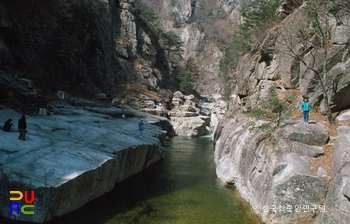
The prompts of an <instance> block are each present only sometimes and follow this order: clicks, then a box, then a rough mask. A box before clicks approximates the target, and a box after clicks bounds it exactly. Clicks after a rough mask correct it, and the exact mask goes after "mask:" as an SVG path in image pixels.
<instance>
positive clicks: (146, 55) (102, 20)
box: [0, 0, 176, 98]
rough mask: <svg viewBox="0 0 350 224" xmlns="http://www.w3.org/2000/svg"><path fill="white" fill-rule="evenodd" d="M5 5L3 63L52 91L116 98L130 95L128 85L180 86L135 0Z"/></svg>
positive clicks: (3, 17) (5, 3)
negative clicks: (59, 90) (83, 92)
mask: <svg viewBox="0 0 350 224" xmlns="http://www.w3.org/2000/svg"><path fill="white" fill-rule="evenodd" d="M1 4H2V5H1V6H0V7H1V10H2V12H4V13H2V18H1V29H2V32H1V38H0V41H1V46H2V49H1V50H2V53H3V54H2V58H1V60H0V61H1V62H0V65H1V69H4V70H6V71H7V72H9V73H18V72H19V73H22V76H24V77H26V78H30V79H33V80H35V81H37V82H42V83H44V84H46V85H47V87H49V88H51V89H52V90H57V89H59V88H64V89H68V88H72V87H73V86H74V89H75V90H84V91H87V92H91V93H93V94H98V93H103V94H106V95H112V96H115V95H121V93H125V92H126V91H125V90H126V89H127V87H128V86H127V84H129V83H132V84H133V87H130V89H132V88H134V89H136V90H140V89H145V90H150V91H155V90H156V89H157V88H164V89H172V88H173V87H174V86H176V85H175V82H174V77H173V76H171V75H170V74H171V71H172V69H171V65H170V63H169V62H168V60H167V58H166V54H165V52H164V50H163V49H162V48H161V47H160V44H159V43H158V38H155V34H154V33H152V32H151V31H150V29H148V27H147V23H142V22H141V21H140V16H139V14H138V13H137V11H136V9H135V8H134V4H135V2H134V1H105V0H103V1H102V0H101V1H89V0H87V1H65V0H60V1H40V0H39V1H30V2H29V1H19V2H16V3H14V2H13V1H2V3H1ZM116 89H117V90H119V92H118V91H117V90H116ZM158 90H159V89H158ZM72 92H74V91H72ZM138 92H141V91H138ZM154 98H155V97H154Z"/></svg>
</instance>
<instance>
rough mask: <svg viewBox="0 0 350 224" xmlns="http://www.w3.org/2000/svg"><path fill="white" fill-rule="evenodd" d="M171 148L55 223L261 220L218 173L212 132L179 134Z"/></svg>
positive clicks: (192, 223)
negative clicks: (207, 134) (198, 135)
mask: <svg viewBox="0 0 350 224" xmlns="http://www.w3.org/2000/svg"><path fill="white" fill-rule="evenodd" d="M167 148H168V149H167V150H166V151H165V157H164V160H163V161H161V162H159V163H156V164H154V165H152V166H151V167H149V168H148V169H147V170H145V171H143V172H142V173H140V174H137V175H135V176H133V177H131V178H129V179H127V180H125V181H123V182H121V183H119V184H117V185H116V187H115V189H114V190H113V191H112V192H110V193H108V194H106V195H104V196H102V197H100V198H98V199H95V200H93V201H92V202H90V203H88V204H87V205H85V206H84V207H82V208H81V209H79V210H77V211H74V212H72V213H70V214H68V215H65V216H64V217H61V218H59V219H56V220H54V222H51V223H55V224H57V223H65V224H67V223H84V224H86V223H91V224H95V223H96V224H97V223H104V224H112V223H118V224H119V223H120V224H121V223H130V224H131V223H132V224H134V223H145V224H148V223H150V224H151V223H152V224H157V223H159V224H164V223H176V224H179V223H184V224H187V223H188V224H197V223H200V224H213V223H215V224H217V223H218V224H221V223H222V224H226V223H227V224H235V223H237V224H244V223H247V224H248V223H249V224H254V223H260V220H259V219H258V218H257V217H256V216H255V215H254V214H252V212H251V210H250V208H249V207H248V205H247V204H246V203H245V202H243V201H242V200H241V199H240V197H239V195H238V193H237V191H236V190H235V189H234V188H229V187H225V186H224V185H223V184H222V183H221V182H220V180H218V179H217V177H216V174H215V162H214V158H213V157H214V155H213V154H214V147H213V143H212V141H211V138H206V137H204V138H186V137H174V138H172V139H170V141H169V142H168V144H167Z"/></svg>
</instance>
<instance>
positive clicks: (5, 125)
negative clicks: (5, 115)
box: [2, 118, 13, 132]
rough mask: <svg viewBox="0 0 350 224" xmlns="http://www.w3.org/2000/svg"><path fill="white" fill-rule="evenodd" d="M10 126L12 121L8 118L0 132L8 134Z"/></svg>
mask: <svg viewBox="0 0 350 224" xmlns="http://www.w3.org/2000/svg"><path fill="white" fill-rule="evenodd" d="M12 126H13V123H12V119H11V118H9V119H8V120H7V121H6V122H5V124H4V126H3V127H2V130H4V131H6V132H9V131H10V130H11V128H12Z"/></svg>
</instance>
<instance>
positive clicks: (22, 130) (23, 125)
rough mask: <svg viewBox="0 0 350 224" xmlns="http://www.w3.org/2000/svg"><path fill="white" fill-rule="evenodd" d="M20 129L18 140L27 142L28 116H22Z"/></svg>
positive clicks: (19, 122) (19, 123) (19, 124)
mask: <svg viewBox="0 0 350 224" xmlns="http://www.w3.org/2000/svg"><path fill="white" fill-rule="evenodd" d="M18 129H19V137H18V139H22V141H25V140H26V129H27V121H26V116H24V115H22V117H21V118H20V119H19V120H18Z"/></svg>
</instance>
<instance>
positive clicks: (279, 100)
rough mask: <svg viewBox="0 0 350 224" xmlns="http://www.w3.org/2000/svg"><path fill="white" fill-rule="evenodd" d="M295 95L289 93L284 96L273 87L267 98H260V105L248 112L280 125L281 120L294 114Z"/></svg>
mask: <svg viewBox="0 0 350 224" xmlns="http://www.w3.org/2000/svg"><path fill="white" fill-rule="evenodd" d="M293 102H294V96H293V95H288V96H284V97H280V96H278V94H277V92H276V89H275V88H274V87H271V88H270V89H269V94H268V97H267V99H262V98H260V99H259V102H258V104H259V106H258V108H256V109H253V110H251V111H249V112H248V115H250V116H253V117H255V118H257V119H264V120H268V121H272V122H275V123H276V127H279V126H280V124H281V122H283V121H284V120H286V119H288V118H290V117H291V116H292V115H293V111H294V109H295V108H294V107H293V106H292V104H293Z"/></svg>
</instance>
